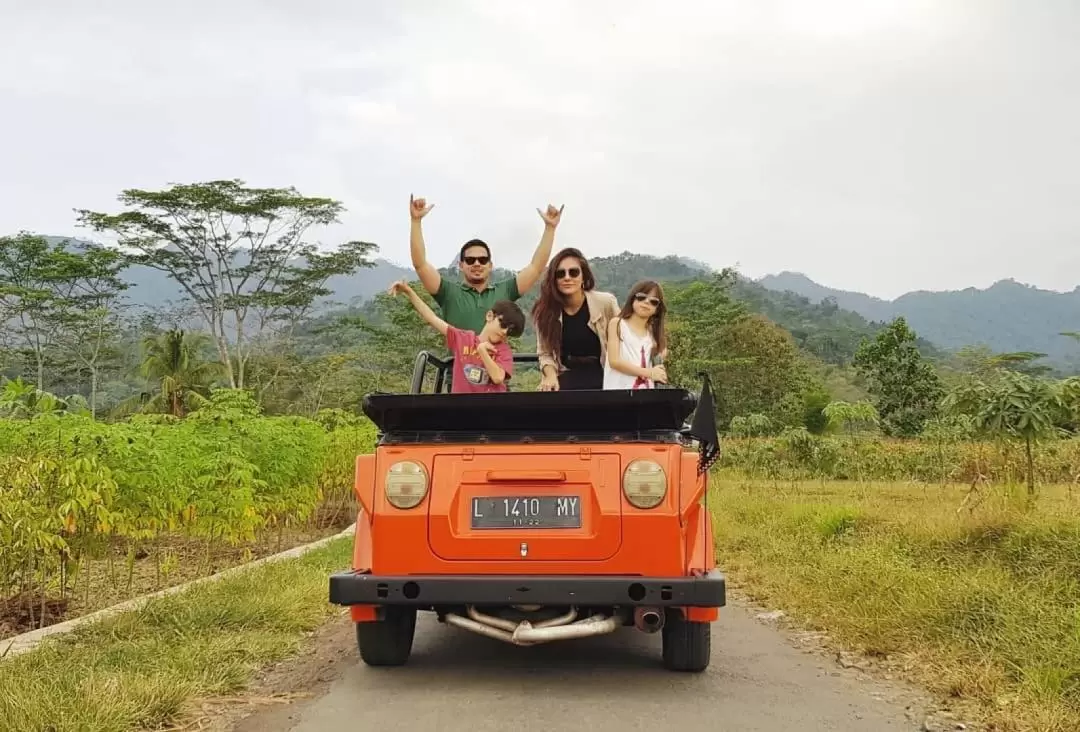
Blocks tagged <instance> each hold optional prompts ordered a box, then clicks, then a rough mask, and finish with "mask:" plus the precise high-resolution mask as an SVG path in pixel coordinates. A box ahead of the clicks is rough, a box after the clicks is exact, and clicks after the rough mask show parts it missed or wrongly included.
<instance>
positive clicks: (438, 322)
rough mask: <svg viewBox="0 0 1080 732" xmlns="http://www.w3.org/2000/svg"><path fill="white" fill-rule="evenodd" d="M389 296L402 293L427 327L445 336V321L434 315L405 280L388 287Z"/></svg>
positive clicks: (446, 326)
mask: <svg viewBox="0 0 1080 732" xmlns="http://www.w3.org/2000/svg"><path fill="white" fill-rule="evenodd" d="M389 292H390V295H391V296H395V295H397V294H398V293H400V292H404V293H405V295H406V296H407V297H408V298H409V302H411V303H412V306H413V307H414V308H416V312H418V313H420V317H421V318H423V319H424V320H425V321H426V322H427V324H428V325H430V326H431V327H432V328H434V329H435V330H437V331H439V333H441V334H442V335H446V329H447V328H448V327H449V326H448V325H447V323H446V321H445V320H443V319H442V318H440V317H439V316H438V315H436V314H435V311H434V310H432V309H431V306H430V305H428V304H427V303H426V302H424V301H423V300H422V299H421V298H420V296H419V295H417V294H416V291H415V290H413V288H411V287H409V283H408V282H406V281H405V280H398V281H397V282H395V283H394V284H392V285H390V291H389Z"/></svg>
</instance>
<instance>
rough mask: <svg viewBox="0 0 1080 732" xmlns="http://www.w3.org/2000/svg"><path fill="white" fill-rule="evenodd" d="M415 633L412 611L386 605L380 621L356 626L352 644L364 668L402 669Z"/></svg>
mask: <svg viewBox="0 0 1080 732" xmlns="http://www.w3.org/2000/svg"><path fill="white" fill-rule="evenodd" d="M415 634H416V608H414V607H396V606H394V605H389V606H387V607H386V615H385V617H384V618H383V619H382V620H377V621H375V622H372V623H357V624H356V645H357V648H359V649H360V658H362V659H363V661H364V663H366V664H367V665H368V666H402V665H404V664H405V662H406V661H408V660H409V654H411V653H412V644H413V636H414V635H415Z"/></svg>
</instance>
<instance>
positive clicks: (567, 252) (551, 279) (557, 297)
mask: <svg viewBox="0 0 1080 732" xmlns="http://www.w3.org/2000/svg"><path fill="white" fill-rule="evenodd" d="M567 257H574V258H575V259H577V260H578V261H579V262H580V263H581V286H582V288H583V289H584V290H585V291H586V292H588V291H589V290H591V289H593V288H594V287H596V278H595V277H593V273H592V269H590V268H589V260H587V259H585V255H584V254H582V253H581V252H580V251H579V250H577V249H575V248H574V247H567V248H566V249H562V250H560V251H559V253H558V254H556V255H555V257H554V258H553V259H552V260H551V263H550V264H548V266H547V270H545V272H544V278H543V279H542V280H541V281H540V297H538V298H536V302H535V303H533V306H532V317H533V325H534V327H535V328H536V335H537V337H538V338H542V339H543V340H544V341H545V342H546V343H548V344H550V346H551V352H552V356H554V358H555V363H558V362H559V360H560V359H561V358H562V326H561V325H560V324H559V316H560V315H561V314H562V311H563V296H562V293H560V292H559V287H558V284H557V280H556V279H555V270H557V269H558V268H559V263H560V262H562V260H564V259H566V258H567Z"/></svg>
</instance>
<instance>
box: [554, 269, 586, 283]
mask: <svg viewBox="0 0 1080 732" xmlns="http://www.w3.org/2000/svg"><path fill="white" fill-rule="evenodd" d="M580 276H581V268H580V267H571V268H570V269H557V270H555V279H557V280H565V279H566V278H567V277H569V278H570V279H572V280H573V279H577V278H578V277H580Z"/></svg>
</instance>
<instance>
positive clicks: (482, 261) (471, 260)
mask: <svg viewBox="0 0 1080 732" xmlns="http://www.w3.org/2000/svg"><path fill="white" fill-rule="evenodd" d="M489 261H491V257H484V256H480V257H465V264H470V265H471V264H476V263H478V262H479V263H480V264H487V263H488V262H489Z"/></svg>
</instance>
